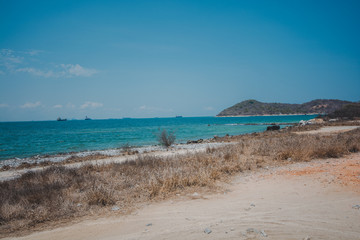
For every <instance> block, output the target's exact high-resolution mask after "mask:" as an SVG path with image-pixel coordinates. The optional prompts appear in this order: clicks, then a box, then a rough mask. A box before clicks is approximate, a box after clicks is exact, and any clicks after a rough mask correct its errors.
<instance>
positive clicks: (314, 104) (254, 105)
mask: <svg viewBox="0 0 360 240" xmlns="http://www.w3.org/2000/svg"><path fill="white" fill-rule="evenodd" d="M350 103H352V102H349V101H342V100H336V99H317V100H313V101H310V102H306V103H303V104H289V103H263V102H259V101H257V100H254V99H250V100H246V101H243V102H240V103H237V104H235V105H234V106H232V107H229V108H226V109H225V110H223V111H221V112H220V113H219V114H218V115H217V116H219V117H224V116H240V115H248V116H251V115H277V114H312V113H315V114H328V113H332V112H334V111H335V110H337V109H340V108H341V107H343V106H344V105H346V104H350Z"/></svg>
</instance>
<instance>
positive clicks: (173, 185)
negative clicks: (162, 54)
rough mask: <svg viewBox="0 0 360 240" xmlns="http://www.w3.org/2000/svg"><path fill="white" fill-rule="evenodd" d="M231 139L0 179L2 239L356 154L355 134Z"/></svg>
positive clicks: (358, 135)
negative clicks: (267, 170)
mask: <svg viewBox="0 0 360 240" xmlns="http://www.w3.org/2000/svg"><path fill="white" fill-rule="evenodd" d="M165 133H166V134H165V136H166V137H167V138H166V140H168V137H169V134H167V132H165ZM170 136H171V135H170ZM232 139H233V141H236V143H235V144H231V145H226V146H223V147H219V148H208V149H207V151H206V152H204V153H197V154H188V155H173V156H172V157H166V158H165V157H163V158H160V157H155V156H153V155H138V156H137V157H136V159H135V160H134V161H128V162H125V163H122V164H120V163H112V164H108V165H85V166H82V167H80V168H76V169H69V168H66V167H63V166H50V167H48V168H46V169H45V170H42V171H37V172H28V173H25V174H24V175H22V176H21V177H20V178H17V179H14V180H9V181H5V182H1V183H0V192H1V194H0V237H3V236H10V235H11V234H18V233H19V231H20V230H21V231H25V230H26V229H31V230H34V229H36V228H38V227H41V226H43V225H44V224H49V223H51V222H56V221H62V220H64V219H74V218H76V217H81V216H89V215H99V214H101V213H103V212H104V211H105V212H109V210H110V209H111V207H112V206H113V205H116V206H118V207H119V208H120V210H119V211H118V212H116V214H118V213H120V214H126V213H129V212H131V211H132V210H134V209H135V208H136V207H138V206H141V204H143V203H146V202H148V201H152V200H160V199H164V198H167V197H171V196H174V195H175V194H176V193H182V194H184V193H186V192H190V191H194V188H195V189H198V188H201V189H204V190H214V189H217V184H216V183H217V181H219V180H220V181H227V180H229V179H230V177H231V176H233V175H235V174H238V173H240V172H243V171H247V170H251V169H256V168H259V167H264V166H269V165H274V164H287V163H289V162H290V160H291V161H308V160H310V159H313V158H328V157H340V156H342V155H345V154H349V153H351V152H358V151H359V150H360V130H359V129H357V130H353V131H350V132H346V133H341V134H337V135H336V134H335V135H329V136H322V137H319V136H317V135H298V134H295V133H293V132H291V131H280V132H264V133H256V134H249V135H243V136H237V137H234V138H232Z"/></svg>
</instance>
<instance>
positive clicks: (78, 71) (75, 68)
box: [16, 64, 98, 78]
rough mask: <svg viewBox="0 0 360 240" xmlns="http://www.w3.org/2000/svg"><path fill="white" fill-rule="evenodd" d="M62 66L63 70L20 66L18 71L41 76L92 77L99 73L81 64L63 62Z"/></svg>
mask: <svg viewBox="0 0 360 240" xmlns="http://www.w3.org/2000/svg"><path fill="white" fill-rule="evenodd" d="M60 67H61V68H62V70H61V71H55V72H54V71H52V70H50V71H43V70H39V69H36V68H31V67H26V68H19V69H17V70H16V72H26V73H29V74H32V75H35V76H39V77H45V78H49V77H55V78H59V77H90V76H92V75H93V74H95V73H97V72H98V71H97V70H95V69H88V68H84V67H82V66H80V65H79V64H75V65H73V64H61V65H60Z"/></svg>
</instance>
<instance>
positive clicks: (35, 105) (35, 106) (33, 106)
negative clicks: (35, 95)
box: [20, 102, 41, 108]
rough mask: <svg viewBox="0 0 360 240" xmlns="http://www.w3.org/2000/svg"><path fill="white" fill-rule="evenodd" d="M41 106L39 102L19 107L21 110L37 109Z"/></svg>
mask: <svg viewBox="0 0 360 240" xmlns="http://www.w3.org/2000/svg"><path fill="white" fill-rule="evenodd" d="M40 106H41V102H34V103H32V102H27V103H25V104H24V105H21V106H20V107H21V108H37V107H40Z"/></svg>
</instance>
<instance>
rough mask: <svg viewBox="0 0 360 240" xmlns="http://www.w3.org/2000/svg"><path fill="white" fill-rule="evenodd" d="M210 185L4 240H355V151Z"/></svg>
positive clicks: (359, 168) (359, 164)
mask: <svg viewBox="0 0 360 240" xmlns="http://www.w3.org/2000/svg"><path fill="white" fill-rule="evenodd" d="M355 128H356V127H354V126H333V127H329V126H327V127H322V128H319V129H317V130H312V131H305V132H303V133H308V134H310V135H313V134H318V136H319V137H321V136H329V135H334V136H336V134H339V133H340V132H346V131H351V130H354V129H355ZM295 135H296V134H295ZM310 135H309V136H310ZM219 146H220V145H219ZM205 150H206V145H198V147H197V148H189V149H186V150H185V149H177V150H171V151H163V152H153V153H149V154H153V155H157V156H159V157H166V156H171V155H176V154H178V155H186V154H188V153H189V151H190V152H193V153H195V152H197V151H198V152H204V151H205ZM128 157H130V158H132V157H134V156H128ZM130 158H128V159H127V158H124V157H121V158H116V157H115V158H108V159H102V160H99V161H87V162H85V163H73V164H69V165H66V166H67V167H69V168H74V167H75V168H77V167H80V166H81V165H82V164H93V165H98V164H103V163H105V164H110V163H113V162H122V161H125V160H126V159H127V160H131V159H130ZM29 170H41V169H40V168H32V169H23V170H11V171H3V172H0V179H3V180H6V179H9V178H14V177H15V178H16V177H17V176H19V175H20V174H21V173H24V172H26V171H29ZM216 184H217V185H218V187H216V188H207V189H202V188H192V190H191V191H179V192H178V193H177V194H176V195H175V194H174V195H172V196H170V197H169V198H166V200H160V199H158V200H156V201H149V202H145V204H143V205H139V206H138V207H137V208H136V209H135V211H131V212H130V214H123V213H121V211H120V210H119V208H116V206H115V208H114V206H112V205H110V206H106V207H105V208H104V211H103V212H102V214H100V215H98V216H97V217H95V216H89V217H83V218H80V219H78V220H76V219H74V222H72V223H70V222H68V223H66V220H65V221H62V222H58V223H54V224H51V225H48V226H46V225H44V226H43V227H42V228H37V229H36V231H30V232H27V231H25V232H21V233H20V234H21V235H20V236H22V237H7V238H5V239H24V240H25V239H28V240H30V239H34V240H35V239H36V240H41V239H44V240H45V239H205V238H206V239H360V153H352V154H350V155H346V156H343V157H340V158H325V159H314V160H312V161H309V162H306V161H305V162H294V161H292V160H291V159H290V160H289V159H288V160H287V163H285V164H284V163H283V164H280V165H277V164H275V165H266V166H265V167H262V168H255V169H252V170H251V171H245V172H242V173H241V174H237V175H235V176H234V177H233V178H231V179H229V181H217V183H216ZM159 200H160V201H159ZM24 234H25V235H24ZM27 234H28V235H27ZM15 236H16V235H15Z"/></svg>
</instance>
